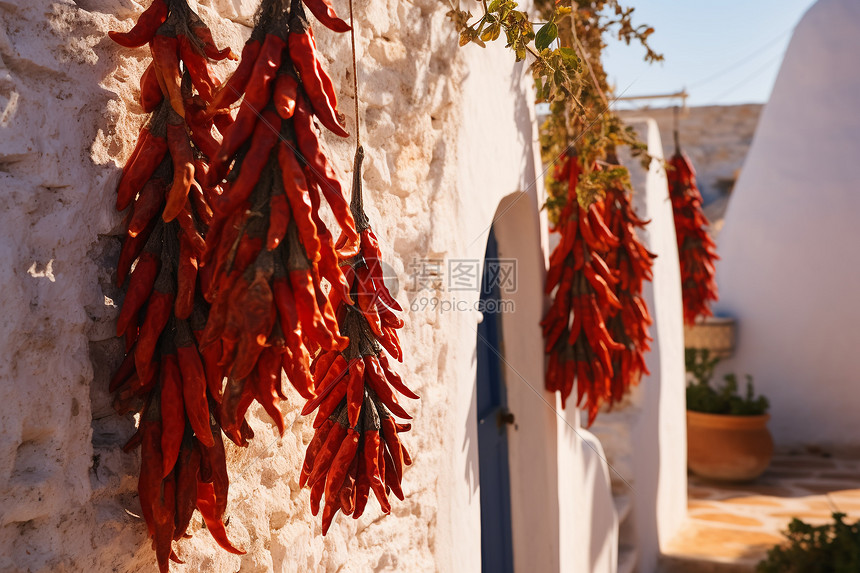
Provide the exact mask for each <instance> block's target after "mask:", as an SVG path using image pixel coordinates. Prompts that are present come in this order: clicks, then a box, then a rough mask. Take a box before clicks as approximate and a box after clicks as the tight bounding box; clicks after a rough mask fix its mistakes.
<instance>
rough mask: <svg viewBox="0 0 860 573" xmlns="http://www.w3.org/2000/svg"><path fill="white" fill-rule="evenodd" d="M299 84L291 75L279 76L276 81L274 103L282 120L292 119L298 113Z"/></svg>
mask: <svg viewBox="0 0 860 573" xmlns="http://www.w3.org/2000/svg"><path fill="white" fill-rule="evenodd" d="M298 89H299V82H298V80H297V79H296V78H295V76H293V75H292V74H289V73H283V74H279V75H278V78H277V79H276V80H275V93H274V95H273V96H272V103H273V104H274V106H275V111H277V112H278V115H280V116H281V119H290V118H291V117H293V114H294V113H295V111H296V98H297V97H298Z"/></svg>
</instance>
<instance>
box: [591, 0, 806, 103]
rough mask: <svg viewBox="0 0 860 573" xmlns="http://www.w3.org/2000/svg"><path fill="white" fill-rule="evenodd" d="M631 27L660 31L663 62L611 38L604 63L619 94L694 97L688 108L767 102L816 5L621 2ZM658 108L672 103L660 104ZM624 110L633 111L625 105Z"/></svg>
mask: <svg viewBox="0 0 860 573" xmlns="http://www.w3.org/2000/svg"><path fill="white" fill-rule="evenodd" d="M621 3H622V4H623V5H629V6H633V7H635V8H636V10H635V12H634V13H633V16H634V22H635V23H638V24H648V25H650V26H652V27H653V28H654V29H655V32H654V34H653V35H652V36H651V42H650V43H651V45H652V47H653V48H654V49H655V50H656V51H657V52H660V53H662V54H663V56H664V57H665V61H663V62H660V63H656V64H651V65H649V64H646V63H645V62H644V61H643V60H642V56H643V51H642V49H641V48H640V47H639V46H637V45H633V44H632V43H631V45H630V46H627V45H625V44H624V43H623V42H618V41H613V42H611V44H610V45H609V47H608V49H607V50H606V53H605V59H604V65H605V67H606V70H607V72H608V74H609V82H610V83H611V84H614V85H615V87H616V93H618V92H622V91H624V90H625V89H626V92H625V95H643V94H658V93H670V92H675V91H680V90H681V89H682V88H684V87H686V88H687V92H688V93H689V94H690V97H689V99H688V100H687V104H688V105H712V104H734V103H749V102H756V103H764V102H765V101H767V99H768V97H769V96H770V91H771V88H772V87H773V82H774V80H775V79H776V74H777V72H778V71H779V66H780V63H781V62H782V56H783V54H784V53H785V49H786V47H787V46H788V41H789V39H790V38H791V31H792V30H793V29H794V27H795V26H796V25H797V23H798V22H799V21H800V18H801V17H802V16H803V14H804V13H805V12H806V10H807V9H808V8H809V7H810V6H811V5H812V4H814V3H815V2H814V0H722V1H713V0H711V1H704V0H627V1H626V2H625V1H624V0H622V2H621ZM650 105H651V106H653V107H665V106H667V105H673V102H671V101H668V100H655V101H654V102H651V103H650ZM620 107H629V105H627V104H620Z"/></svg>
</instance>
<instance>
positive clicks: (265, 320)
mask: <svg viewBox="0 0 860 573" xmlns="http://www.w3.org/2000/svg"><path fill="white" fill-rule="evenodd" d="M304 3H305V4H306V5H307V6H308V8H309V9H310V10H311V12H313V13H314V15H316V16H317V17H318V18H319V20H320V21H321V22H322V23H323V24H325V25H326V26H328V27H329V28H331V29H333V30H335V31H337V32H344V31H347V30H349V29H350V28H349V26H348V25H347V24H346V23H345V22H343V21H342V20H340V19H339V18H338V17H337V15H336V14H335V13H334V10H333V9H332V7H331V6H330V4H329V3H328V2H327V0H304ZM257 21H258V25H257V26H256V28H255V30H254V32H253V33H252V35H251V38H250V39H249V41H248V42H247V43H246V45H245V47H244V49H243V50H242V57H241V60H240V62H239V65H238V68H237V70H236V72H235V73H234V74H233V75H232V76H231V77H230V78H229V80H228V81H227V82H225V83H224V84H223V85H220V84H219V82H218V81H217V79H215V78H214V77H213V76H212V75H211V73H210V72H209V68H208V63H207V58H209V59H223V58H226V57H230V58H233V59H235V56H233V55H232V52H231V51H230V50H229V49H224V50H218V49H217V47H216V46H215V45H214V43H213V42H212V37H211V33H210V32H209V29H208V28H206V26H205V25H204V24H203V23H202V21H201V20H200V18H199V17H198V16H197V15H196V14H195V13H194V12H193V11H191V10H190V9H189V8H188V6H187V4H186V3H185V0H154V2H153V4H152V5H151V6H150V8H149V9H147V10H146V12H144V14H143V15H142V16H141V17H140V20H139V21H138V23H137V25H136V26H135V27H134V28H133V29H132V30H131V31H130V32H127V33H113V32H112V33H111V37H112V38H114V39H115V40H116V41H117V42H118V43H120V44H122V45H124V46H128V47H139V46H142V45H144V44H146V43H147V42H149V44H150V48H151V51H152V55H153V62H152V64H151V65H150V66H149V67H148V68H147V70H146V72H145V73H144V74H143V77H142V78H141V104H142V106H143V108H144V109H145V110H147V111H148V112H152V115H151V117H150V119H149V122H148V123H147V125H146V127H144V128H143V129H142V130H141V136H140V140H139V141H138V144H137V146H136V148H135V150H134V152H133V154H132V157H131V158H130V159H129V161H128V163H127V164H126V166H125V168H124V170H123V175H122V178H121V180H120V183H119V188H118V197H117V208H118V209H120V210H123V209H126V208H127V207H128V206H129V205H133V208H132V209H131V211H130V212H129V214H128V216H127V218H126V226H127V229H128V233H127V236H126V238H125V241H124V243H123V248H122V252H121V255H120V261H119V263H118V270H117V277H118V280H119V282H120V284H122V283H123V282H125V279H126V276H127V275H129V272H130V273H131V274H130V275H129V276H130V278H129V280H128V286H127V293H126V296H125V300H124V302H123V305H122V309H121V312H120V316H119V319H118V321H117V329H118V334H119V335H124V336H125V337H126V350H127V356H126V358H125V360H124V361H123V363H122V365H121V366H120V368H119V370H118V372H117V373H116V375H115V376H114V378H113V379H112V381H111V386H110V389H111V391H113V392H116V397H115V402H114V403H115V406H116V409H117V410H118V411H119V412H121V413H127V412H130V411H132V410H139V411H140V412H141V422H140V427H139V429H138V432H137V434H135V436H134V437H133V438H132V439H131V440H130V441H129V443H128V444H127V445H126V450H130V449H132V448H133V447H136V446H137V445H141V446H142V458H141V471H140V479H139V493H140V500H141V507H142V514H143V516H144V519H145V520H146V523H147V526H148V528H149V532H150V536H151V537H152V538H153V546H154V548H155V551H156V557H157V560H158V564H159V568H160V569H161V570H162V571H167V570H168V564H169V563H168V562H169V560H170V559H173V560H174V561H177V562H178V557H177V556H176V554H175V553H174V552H173V548H172V541H174V540H178V539H179V538H181V537H183V536H184V535H185V532H186V530H187V526H188V523H189V521H190V519H191V515H192V513H193V511H194V509H195V508H197V509H199V510H200V512H201V514H202V516H203V519H204V521H205V523H206V526H207V529H209V531H210V533H211V534H212V535H213V537H214V538H215V540H216V541H217V542H218V543H219V545H221V546H222V547H223V548H225V549H226V550H228V551H231V552H234V553H241V551H240V550H238V549H236V548H235V547H234V546H233V545H232V544H231V543H230V541H229V539H228V538H227V533H226V529H225V527H224V523H223V516H224V513H225V510H226V507H227V495H228V489H229V478H228V475H227V465H226V457H225V450H224V442H223V438H222V434H221V432H222V431H223V432H224V433H225V434H226V435H227V436H228V437H229V438H230V439H231V440H233V441H234V442H235V443H236V444H237V445H239V446H246V445H247V444H248V440H249V439H251V438H252V437H253V435H254V434H253V431H252V430H251V427H250V426H249V424H248V422H247V420H246V418H245V415H246V412H247V410H248V408H249V407H250V405H251V404H252V403H253V401H254V400H256V401H257V402H259V403H260V404H261V405H262V406H263V408H264V409H265V410H266V412H267V413H268V414H269V415H270V416H271V417H272V418H273V420H274V421H275V424H276V425H277V426H278V429H279V430H280V432H281V433H283V431H284V421H283V416H282V414H281V411H280V407H279V402H280V400H282V399H284V393H283V388H282V387H281V370H282V369H283V370H285V371H286V373H287V376H288V378H289V380H290V382H291V383H292V385H293V386H294V387H296V389H297V390H298V391H299V393H300V394H301V395H302V396H304V397H305V398H306V399H308V404H307V406H306V408H305V411H306V413H310V412H311V411H313V410H314V409H316V408H319V412H318V413H317V419H316V421H315V424H314V426H315V427H316V428H317V434H316V435H315V437H314V441H313V442H312V443H311V445H310V446H309V449H308V457H307V458H306V460H305V468H303V474H302V484H303V485H304V484H305V483H306V482H307V483H309V484H310V485H312V486H313V487H312V496H311V497H312V507H313V509H314V514H315V515H316V513H317V511H318V509H319V502H320V499H321V496H322V493H323V492H324V491H325V492H326V511H325V515H324V519H323V521H324V532H325V531H327V530H328V527H329V525H330V523H331V520H332V518H333V516H334V513H335V512H336V511H337V510H338V509H342V510H343V511H345V512H347V513H353V514H354V515H355V516H356V517H358V516H359V515H361V513H362V512H363V511H364V507H365V505H366V502H367V499H368V496H369V491H370V490H371V489H372V490H373V491H374V492H375V493H376V495H377V497H378V499H379V500H380V503H381V504H382V506H383V509H384V511H386V512H388V511H389V508H390V505H389V503H388V500H387V497H386V496H387V494H388V492H389V491H391V490H393V491H394V492H395V495H397V496H398V497H400V498H401V499H402V497H403V495H402V491H401V489H400V481H401V478H402V472H403V466H404V465H408V464H410V463H411V459H410V457H409V454H408V453H407V452H406V450H405V448H404V447H403V446H402V444H401V443H400V440H399V437H398V432H402V431H407V430H408V429H409V427H410V426H409V425H408V424H406V425H404V424H398V423H396V422H395V421H394V419H393V418H392V413H393V414H394V415H396V416H399V417H402V418H408V417H409V416H408V414H407V413H406V412H405V411H404V410H403V408H402V407H401V406H400V405H399V402H398V399H397V397H396V395H395V393H394V391H395V390H396V391H398V392H400V393H401V394H403V395H405V396H408V397H410V398H417V396H416V395H415V394H414V393H412V392H411V391H410V390H409V389H408V388H407V387H406V386H405V385H404V384H403V382H402V380H401V379H400V378H399V376H397V374H396V373H394V372H393V370H392V369H391V368H390V365H389V362H388V359H387V358H386V356H385V354H384V353H383V348H384V349H385V350H387V351H388V353H389V354H391V355H392V356H393V357H394V358H396V359H397V360H402V352H401V350H400V344H399V340H398V337H397V333H396V329H398V328H401V327H402V326H403V322H402V320H400V319H399V318H398V317H397V316H396V315H395V311H400V310H402V309H401V308H400V306H399V305H398V304H397V302H396V301H395V300H394V298H393V297H392V296H391V294H390V293H389V292H388V290H387V289H386V288H385V285H384V282H383V277H382V270H381V263H380V253H379V245H378V241H377V239H376V236H375V235H374V234H373V231H372V230H371V229H370V227H369V225H368V224H367V219H366V217H365V216H364V212H363V209H362V208H361V190H360V177H361V175H360V160H359V158H358V157H359V156H358V155H357V160H356V180H355V181H356V182H357V186H356V189H357V190H356V191H354V193H353V206H352V209H351V208H350V205H349V204H347V202H346V200H345V199H344V196H343V191H342V188H341V184H340V182H339V181H338V178H337V175H336V174H335V172H334V169H333V168H332V166H331V165H330V163H329V161H328V159H327V158H326V156H325V154H324V152H323V150H322V148H321V145H320V141H319V135H318V133H317V131H316V127H315V125H314V121H313V119H314V117H316V119H317V120H319V122H320V123H321V124H322V125H324V126H325V127H327V128H329V129H330V130H331V131H333V132H334V133H336V134H338V135H341V136H347V135H348V134H347V132H346V131H345V130H344V129H343V127H342V125H341V122H342V118H341V116H340V114H339V113H338V112H337V100H336V97H335V93H334V87H333V84H332V81H331V79H330V78H329V76H328V75H327V74H326V73H325V71H324V70H323V68H322V66H321V65H320V60H319V58H318V57H317V55H316V44H315V41H314V37H313V34H312V32H311V30H310V28H309V26H308V23H307V20H306V19H305V16H304V12H303V8H302V5H301V3H300V2H298V0H292V1H291V2H288V1H287V0H264V1H263V3H262V5H261V7H260V9H259V13H258V19H257ZM240 98H241V100H242V101H241V104H240V106H239V108H238V113H236V114H235V121H234V120H233V117H234V113H233V111H231V110H230V106H231V105H233V104H234V103H235V102H237V101H239V99H240ZM213 128H214V129H213ZM216 132H217V133H223V135H224V137H223V140H221V141H220V142H219V140H218V135H216ZM322 196H325V198H326V200H327V202H328V204H329V206H330V207H331V210H332V212H333V213H334V215H335V218H336V220H337V222H338V224H339V226H340V228H341V235H340V238H339V239H338V240H337V241H335V240H334V237H333V235H332V234H331V232H330V231H329V229H328V228H327V227H326V225H325V223H324V222H323V220H322V217H321V215H320V208H321V202H322ZM353 211H354V212H355V213H356V214H357V216H359V219H360V221H359V222H360V224H359V226H358V228H357V227H356V220H355V218H354V216H353ZM159 215H160V216H159ZM204 237H205V239H204ZM131 269H133V270H131ZM323 279H325V281H326V282H327V283H328V285H329V288H328V289H327V290H325V289H324V287H323ZM210 304H211V307H210V306H209V305H210ZM341 332H344V333H346V334H348V335H349V338H346V337H345V336H342V335H341ZM225 380H226V382H225ZM315 381H316V384H315ZM365 382H366V384H365ZM315 387H319V388H320V392H319V395H318V396H317V394H316V393H315ZM338 436H339V437H338ZM347 437H348V438H349V439H348V440H345V438H347ZM350 444H351V445H350ZM341 446H344V447H343V448H342V447H341ZM344 448H345V449H344ZM341 450H343V451H342V452H341ZM326 452H329V453H330V454H331V455H328V454H327V453H326ZM317 454H319V455H317ZM305 469H306V470H307V471H304V470H305Z"/></svg>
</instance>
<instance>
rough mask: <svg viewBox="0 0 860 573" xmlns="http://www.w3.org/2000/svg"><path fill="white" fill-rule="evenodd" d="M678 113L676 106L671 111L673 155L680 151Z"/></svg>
mask: <svg viewBox="0 0 860 573" xmlns="http://www.w3.org/2000/svg"><path fill="white" fill-rule="evenodd" d="M678 111H679V108H678V106H677V105H676V106H675V107H674V108H673V109H672V135H673V136H674V137H675V153H678V152H679V151H681V143H680V138H679V137H678Z"/></svg>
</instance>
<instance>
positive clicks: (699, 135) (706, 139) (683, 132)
mask: <svg viewBox="0 0 860 573" xmlns="http://www.w3.org/2000/svg"><path fill="white" fill-rule="evenodd" d="M763 107H764V106H763V105H761V104H743V105H706V106H699V107H690V108H687V109H686V110H681V111H680V138H681V148H682V149H683V150H684V152H685V153H686V154H687V155H689V156H690V160H691V161H692V162H693V166H694V167H695V168H696V181H697V183H698V185H699V190H700V191H701V192H702V196H703V197H704V199H705V203H706V204H707V207H706V214H707V215H708V217H709V218H710V220H711V221H712V222H714V224H715V226H716V227H717V228H719V227H721V226H722V221H721V219H722V218H723V214H724V213H725V209H726V204H727V202H728V195H729V193H730V192H731V189H732V187H733V186H734V183H735V180H736V179H737V176H738V173H739V172H740V169H741V168H742V167H743V164H744V159H746V156H747V152H748V151H749V148H750V145H751V144H752V139H753V134H754V133H755V129H756V126H757V125H758V118H759V115H761V110H762V108H763ZM619 115H620V116H621V117H622V118H635V117H642V116H643V115H647V116H648V117H650V118H653V119H654V120H656V121H657V125H658V127H659V128H660V138H661V139H662V140H663V146H664V147H665V149H666V154H667V156H671V154H672V153H674V152H675V143H674V135H673V130H674V120H673V117H674V110H673V108H658V109H647V110H642V111H639V110H635V111H622V112H620V113H619Z"/></svg>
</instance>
